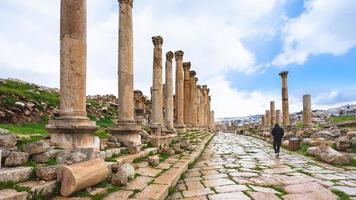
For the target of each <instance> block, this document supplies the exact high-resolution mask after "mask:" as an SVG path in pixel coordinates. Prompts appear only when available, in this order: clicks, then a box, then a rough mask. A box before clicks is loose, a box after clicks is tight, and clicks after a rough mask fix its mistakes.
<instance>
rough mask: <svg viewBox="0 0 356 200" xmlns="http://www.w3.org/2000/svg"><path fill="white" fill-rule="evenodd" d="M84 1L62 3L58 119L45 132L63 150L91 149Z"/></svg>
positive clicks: (92, 126) (95, 141) (92, 127)
mask: <svg viewBox="0 0 356 200" xmlns="http://www.w3.org/2000/svg"><path fill="white" fill-rule="evenodd" d="M86 6H87V3H86V0H77V1H74V0H62V1H61V11H60V13H61V16H60V118H59V119H56V120H50V121H49V123H48V124H47V126H46V128H47V130H48V131H49V132H50V134H51V141H52V142H53V144H54V145H56V146H57V147H60V148H64V149H69V150H73V149H78V148H94V149H95V150H99V145H98V139H96V137H95V136H94V134H93V133H94V132H95V130H96V124H95V122H92V121H90V120H89V118H88V117H87V112H86V64H87V23H86V17H87V8H86Z"/></svg>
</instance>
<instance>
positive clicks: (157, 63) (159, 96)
mask: <svg viewBox="0 0 356 200" xmlns="http://www.w3.org/2000/svg"><path fill="white" fill-rule="evenodd" d="M152 42H153V45H154V48H153V82H152V120H151V124H150V127H151V129H152V130H153V132H154V135H161V128H162V125H163V113H162V109H163V91H162V88H163V85H162V44H163V38H162V37H161V36H156V37H152Z"/></svg>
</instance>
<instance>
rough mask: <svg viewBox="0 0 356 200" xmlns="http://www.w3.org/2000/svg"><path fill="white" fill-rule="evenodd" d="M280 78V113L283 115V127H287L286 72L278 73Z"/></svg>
mask: <svg viewBox="0 0 356 200" xmlns="http://www.w3.org/2000/svg"><path fill="white" fill-rule="evenodd" d="M279 75H280V76H281V78H282V113H283V125H284V126H288V125H289V103H288V83H287V79H288V72H287V71H284V72H281V73H279Z"/></svg>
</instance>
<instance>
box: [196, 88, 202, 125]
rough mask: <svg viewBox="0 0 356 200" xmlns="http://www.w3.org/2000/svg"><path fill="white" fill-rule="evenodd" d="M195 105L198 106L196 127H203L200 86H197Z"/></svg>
mask: <svg viewBox="0 0 356 200" xmlns="http://www.w3.org/2000/svg"><path fill="white" fill-rule="evenodd" d="M197 93H198V95H197V99H198V100H197V105H198V112H197V118H198V127H200V128H201V127H202V126H203V117H202V115H203V92H202V88H201V86H200V85H198V86H197Z"/></svg>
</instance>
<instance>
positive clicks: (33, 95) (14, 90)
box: [0, 80, 59, 107]
mask: <svg viewBox="0 0 356 200" xmlns="http://www.w3.org/2000/svg"><path fill="white" fill-rule="evenodd" d="M0 93H1V94H7V95H12V97H7V98H6V99H5V100H4V103H5V104H7V105H14V103H15V102H16V101H18V100H19V99H25V100H26V101H36V102H46V103H47V104H48V105H49V106H52V107H56V106H58V105H59V94H58V93H56V92H50V91H42V90H40V89H39V88H38V87H36V86H34V85H31V84H28V83H21V82H18V81H13V80H6V81H5V83H2V84H0Z"/></svg>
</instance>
